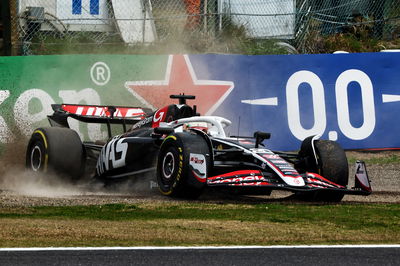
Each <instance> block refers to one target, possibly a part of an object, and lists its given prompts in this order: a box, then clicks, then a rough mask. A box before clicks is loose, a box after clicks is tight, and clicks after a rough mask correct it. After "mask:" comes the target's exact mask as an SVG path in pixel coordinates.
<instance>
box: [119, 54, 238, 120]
mask: <svg viewBox="0 0 400 266" xmlns="http://www.w3.org/2000/svg"><path fill="white" fill-rule="evenodd" d="M125 87H126V88H127V89H128V90H129V91H130V92H131V93H132V94H133V95H134V96H135V97H136V98H138V99H139V100H140V101H141V102H142V103H143V104H145V105H146V106H147V107H150V108H152V109H158V108H162V107H164V106H167V105H169V104H171V103H172V100H171V99H170V98H169V96H170V95H171V94H179V93H184V94H186V95H194V96H196V100H194V101H191V103H193V104H196V105H197V109H198V111H199V112H200V113H201V114H202V115H210V114H212V113H213V112H214V111H215V110H216V109H217V108H218V107H219V106H220V104H221V103H222V102H223V101H224V100H225V98H226V97H227V96H228V95H229V93H230V92H231V91H232V89H233V87H234V84H233V82H231V81H219V80H198V79H197V76H196V74H195V72H194V70H193V66H192V64H191V62H190V59H189V57H188V56H187V55H170V56H169V58H168V63H167V70H166V73H165V79H164V80H152V81H128V82H126V83H125Z"/></svg>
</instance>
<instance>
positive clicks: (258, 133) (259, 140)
mask: <svg viewBox="0 0 400 266" xmlns="http://www.w3.org/2000/svg"><path fill="white" fill-rule="evenodd" d="M254 138H255V139H256V148H258V146H259V145H260V144H261V143H262V142H263V141H264V140H266V139H269V138H271V133H267V132H261V131H256V132H254Z"/></svg>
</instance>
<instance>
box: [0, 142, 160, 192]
mask: <svg viewBox="0 0 400 266" xmlns="http://www.w3.org/2000/svg"><path fill="white" fill-rule="evenodd" d="M26 146H27V141H22V142H19V143H10V144H7V145H5V146H4V147H3V151H2V153H1V154H0V192H1V191H7V192H10V193H13V194H17V195H23V196H34V197H48V198H57V197H79V196H91V195H99V196H101V195H103V196H107V195H112V196H118V195H126V194H128V195H129V196H135V195H138V196H147V195H148V196H152V195H155V194H157V192H158V190H157V186H156V181H155V175H154V174H149V175H143V176H140V177H137V178H135V179H128V180H124V181H123V182H122V181H121V182H112V183H104V182H102V181H100V180H97V179H94V178H93V177H91V175H88V176H86V177H84V178H82V179H81V180H79V181H73V182H72V181H70V180H68V179H66V178H65V177H64V178H63V177H61V176H58V175H56V174H52V173H46V174H43V173H35V172H33V171H30V170H27V169H26V168H25V153H26Z"/></svg>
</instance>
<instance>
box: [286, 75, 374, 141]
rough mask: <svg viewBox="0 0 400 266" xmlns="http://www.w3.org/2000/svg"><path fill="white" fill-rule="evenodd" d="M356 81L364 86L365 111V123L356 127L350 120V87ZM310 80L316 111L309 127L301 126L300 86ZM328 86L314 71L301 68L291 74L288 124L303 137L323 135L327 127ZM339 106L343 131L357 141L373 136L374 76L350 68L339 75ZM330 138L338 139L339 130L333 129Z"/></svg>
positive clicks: (340, 123)
mask: <svg viewBox="0 0 400 266" xmlns="http://www.w3.org/2000/svg"><path fill="white" fill-rule="evenodd" d="M352 82H356V83H358V84H359V85H360V89H361V101H362V102H361V103H362V111H363V124H362V125H361V126H360V127H354V126H353V125H352V124H351V121H350V111H349V110H350V108H349V101H348V86H349V84H350V83H352ZM302 83H307V84H309V85H310V87H311V91H312V102H311V101H310V104H312V106H313V111H314V125H313V126H312V128H310V129H306V128H304V127H303V126H302V125H301V121H300V106H299V86H300V84H302ZM324 90H325V89H324V86H323V84H322V81H321V79H320V78H319V77H318V76H317V75H316V74H315V73H313V72H311V71H306V70H302V71H298V72H295V73H294V74H293V75H291V76H290V78H289V79H288V82H287V84H286V100H287V115H288V126H289V129H290V131H291V132H292V134H293V136H295V137H296V138H297V139H299V140H303V139H304V138H306V137H308V136H311V135H323V134H324V132H325V130H326V125H327V116H326V110H325V109H326V105H325V95H324ZM335 95H336V99H335V100H336V109H337V119H338V126H339V128H340V130H341V132H342V133H343V134H344V135H345V136H346V137H348V138H350V139H353V140H362V139H366V138H367V137H369V136H370V135H371V134H372V132H373V131H374V130H375V124H376V118H375V103H374V90H373V85H372V82H371V79H370V78H369V77H368V75H367V74H366V73H364V72H363V71H361V70H358V69H349V70H346V71H344V72H343V73H341V74H340V75H339V77H338V78H337V80H336V84H335ZM329 136H330V139H332V140H336V139H337V132H335V131H330V132H329Z"/></svg>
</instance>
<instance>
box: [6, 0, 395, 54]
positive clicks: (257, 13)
mask: <svg viewBox="0 0 400 266" xmlns="http://www.w3.org/2000/svg"><path fill="white" fill-rule="evenodd" d="M9 1H10V8H11V17H12V21H11V25H12V26H11V32H12V42H13V47H14V49H15V50H16V51H18V53H19V54H23V55H29V54H60V53H61V54H62V53H81V52H86V53H87V52H99V53H106V52H119V53H121V52H122V53H124V52H127V53H149V52H150V53H152V52H153V53H154V52H161V53H173V52H203V53H204V52H216V53H254V49H256V48H257V45H260V44H261V45H262V44H263V43H264V42H265V41H270V40H273V42H274V43H275V41H276V40H279V41H283V42H285V43H288V44H290V45H291V46H293V47H294V48H295V49H297V51H299V52H301V53H316V52H320V51H321V47H319V46H320V45H321V41H320V40H321V38H324V36H334V35H338V34H353V35H354V36H356V38H357V36H359V35H362V36H368V38H373V39H376V40H395V39H398V38H399V36H400V0H381V1H377V0H297V1H296V0H18V1H17V0H9ZM291 46H289V45H283V47H285V48H288V49H289V50H290V48H291ZM156 48H158V49H156ZM383 48H384V47H383ZM252 49H253V50H252ZM256 52H257V51H256Z"/></svg>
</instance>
